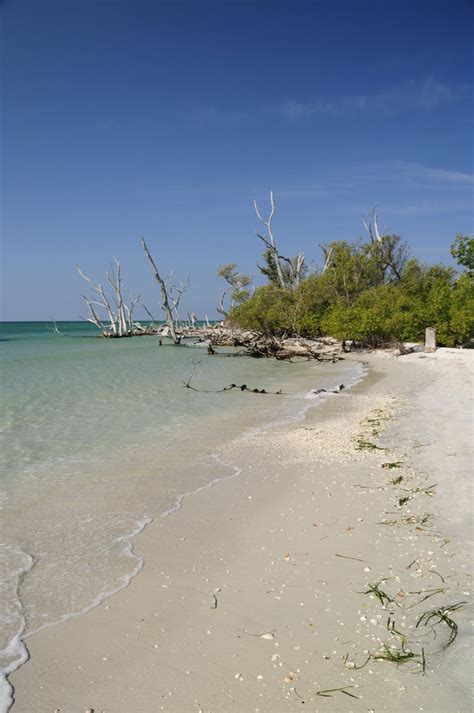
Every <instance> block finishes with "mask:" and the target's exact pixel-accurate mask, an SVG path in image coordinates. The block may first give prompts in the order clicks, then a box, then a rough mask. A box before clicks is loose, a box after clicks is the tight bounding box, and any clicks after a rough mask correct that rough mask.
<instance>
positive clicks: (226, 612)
mask: <svg viewBox="0 0 474 713" xmlns="http://www.w3.org/2000/svg"><path fill="white" fill-rule="evenodd" d="M473 356H474V354H473V353H472V352H468V351H455V350H439V351H438V352H437V353H436V354H434V355H428V356H426V357H425V355H416V354H415V355H410V356H405V357H402V358H399V359H394V358H390V357H383V356H377V355H369V356H367V358H366V357H363V359H364V361H367V362H368V364H369V368H370V373H369V375H368V376H367V377H366V379H365V380H364V382H363V383H362V384H360V385H358V386H356V387H354V388H353V389H351V390H350V391H348V392H343V393H342V394H340V395H336V396H333V397H330V398H327V399H326V400H325V401H324V403H322V404H321V405H320V406H319V407H318V408H315V409H312V410H311V411H310V412H309V413H308V415H307V417H306V420H305V421H304V422H302V423H294V424H291V425H287V426H284V427H281V428H276V429H273V431H272V432H265V431H263V432H260V433H257V434H254V435H252V436H250V437H246V439H241V440H239V442H238V443H237V444H236V445H235V447H233V449H230V451H229V452H226V454H225V458H226V460H227V462H228V463H229V464H233V465H236V466H238V467H239V468H240V469H241V471H242V472H241V474H240V475H239V477H237V478H234V479H229V480H226V481H222V482H221V483H219V484H218V485H217V486H216V487H214V488H212V490H209V489H207V490H203V491H201V492H200V493H198V494H196V495H194V496H192V497H190V498H188V499H186V501H185V503H184V507H183V509H182V510H181V511H179V512H176V513H173V514H172V515H171V516H169V517H165V518H160V519H158V520H156V521H155V522H153V523H152V524H151V525H150V526H149V527H148V528H147V529H146V530H145V531H144V532H143V533H142V534H141V535H140V536H139V537H137V538H136V540H135V550H136V552H137V554H139V555H140V556H142V557H143V558H144V560H145V567H144V569H143V571H142V572H141V573H140V575H139V576H138V577H137V578H136V579H134V580H133V581H132V583H131V585H130V586H129V587H128V588H127V589H125V590H123V591H122V592H120V593H119V594H117V595H115V596H113V597H112V598H110V599H109V600H107V601H106V602H105V603H104V604H102V605H100V606H99V607H97V608H96V609H94V610H92V611H90V612H88V613H87V614H85V615H83V616H80V617H77V618H75V619H71V620H70V621H68V622H66V623H63V624H60V625H57V626H54V627H51V628H49V629H46V630H43V631H41V632H40V633H38V634H37V635H35V636H33V637H32V638H31V639H29V640H28V642H27V643H28V649H29V651H30V654H31V659H30V661H29V662H28V663H27V664H26V665H25V666H23V667H22V668H21V669H20V670H19V671H17V672H16V673H15V674H13V675H12V676H11V682H12V684H13V685H14V687H15V704H14V706H13V708H12V711H14V712H15V713H36V712H38V713H40V712H41V713H43V711H44V712H45V713H46V712H50V711H51V713H52V712H53V711H55V710H56V709H59V710H60V711H61V713H73V712H75V711H84V710H87V709H94V711H95V712H96V713H97V712H98V711H107V712H108V713H111V712H113V713H125V711H127V713H130V712H132V713H148V712H150V713H151V712H152V711H159V710H164V711H170V712H171V711H176V712H183V713H184V712H186V713H187V712H188V711H213V712H214V713H218V712H219V711H235V712H239V713H246V712H247V711H249V712H250V711H261V712H262V713H263V712H264V711H268V712H270V711H272V712H274V713H278V711H287V710H288V711H292V710H296V709H301V707H302V705H303V701H304V702H305V708H307V709H308V708H309V710H311V711H313V712H315V711H318V712H319V711H331V713H333V712H337V711H344V712H347V711H352V710H354V711H371V710H372V711H376V712H379V711H384V710H385V711H394V712H395V711H404V713H411V711H418V710H425V711H430V712H432V713H436V712H438V711H439V713H441V712H442V713H455V712H460V713H464V712H465V711H466V712H467V711H469V710H471V697H470V695H471V694H470V691H469V675H470V672H469V663H470V653H469V652H470V651H472V646H471V641H472V638H471V637H472V629H469V627H470V624H469V615H471V616H472V609H471V608H470V605H469V601H470V591H471V578H470V574H471V562H470V558H469V552H470V546H469V545H470V543H472V519H471V520H470V519H469V517H468V512H469V507H470V503H471V502H472V486H471V481H470V480H469V478H471V477H472V463H473V461H472V441H471V436H472V396H473V392H472V375H473V365H474V360H473V358H472V357H473ZM370 444H373V445H377V446H378V448H377V449H374V448H372V447H371V445H370ZM381 448H383V449H386V450H379V449H381ZM397 462H400V465H399V467H394V468H388V467H385V468H383V467H382V464H384V463H392V464H393V463H397ZM400 476H401V478H402V479H401V481H400V482H398V483H394V482H393V481H395V480H397V479H398V478H399V477H400ZM434 484H437V485H436V487H433V488H432V487H431V486H433V485H434ZM405 498H408V499H407V500H404V499H405ZM401 501H403V502H401ZM471 517H472V516H471ZM381 523H385V524H381ZM381 580H383V581H382V582H381ZM380 582H381V583H380ZM377 583H380V584H379V589H380V591H382V592H384V593H386V594H387V595H388V596H389V597H390V599H393V601H391V602H387V601H385V602H384V604H382V602H381V601H379V599H378V598H377V597H376V596H374V595H369V594H365V593H364V592H366V591H367V590H368V589H369V588H370V585H375V584H377ZM461 601H464V602H467V603H466V604H463V605H462V607H460V608H459V609H457V610H455V611H454V612H453V613H452V619H453V620H455V622H456V623H457V624H458V626H459V636H458V637H457V639H456V641H455V642H454V644H453V645H452V646H450V647H449V648H447V649H446V650H445V651H439V649H440V648H442V646H443V644H444V643H445V642H446V641H447V639H448V637H449V635H450V633H451V629H450V628H449V626H447V625H446V623H444V622H439V621H437V620H436V617H435V618H434V619H431V621H430V624H429V625H428V626H425V625H424V624H423V622H422V623H421V624H420V625H419V626H418V627H417V626H416V624H417V622H418V620H419V619H420V617H421V616H422V615H423V614H424V613H427V612H429V611H431V610H435V609H438V610H439V608H440V607H446V606H453V605H455V604H457V603H459V602H461ZM435 620H436V621H437V625H436V626H435V627H434V629H433V628H432V627H433V624H434V622H435ZM393 622H395V624H393ZM397 632H398V633H397ZM434 633H435V634H436V639H434V636H433V634H434ZM261 635H264V636H263V637H262V636H261ZM402 635H403V636H406V640H404V641H403V646H402ZM383 644H387V646H395V647H396V650H397V651H405V652H406V651H408V650H410V649H411V650H412V651H413V653H414V654H415V655H414V656H413V658H411V659H408V660H407V662H406V664H404V665H403V666H397V665H396V663H393V662H388V661H386V660H380V659H375V658H372V659H370V661H368V663H367V664H366V665H365V666H364V667H363V668H359V666H362V664H364V662H365V661H366V660H367V659H368V656H369V654H372V655H374V656H377V655H378V654H380V653H383V652H386V649H384V647H383ZM393 650H395V649H393ZM422 652H423V653H422ZM423 667H424V669H425V673H426V674H427V675H422V669H423ZM341 688H343V690H337V691H333V692H331V693H330V694H329V696H330V697H327V696H326V695H320V694H321V693H322V692H324V691H327V690H328V689H341ZM352 696H357V698H354V697H352Z"/></svg>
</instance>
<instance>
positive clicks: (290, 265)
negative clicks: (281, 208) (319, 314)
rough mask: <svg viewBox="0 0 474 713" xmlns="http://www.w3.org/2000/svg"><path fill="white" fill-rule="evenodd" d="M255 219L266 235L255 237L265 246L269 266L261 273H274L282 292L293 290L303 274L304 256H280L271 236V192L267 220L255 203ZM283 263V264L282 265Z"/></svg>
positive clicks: (272, 210)
mask: <svg viewBox="0 0 474 713" xmlns="http://www.w3.org/2000/svg"><path fill="white" fill-rule="evenodd" d="M253 205H254V208H255V213H256V215H257V218H258V219H259V221H260V222H261V223H263V225H264V226H265V227H266V229H267V233H264V234H261V233H257V237H259V238H260V240H261V241H262V242H263V244H264V245H265V259H266V260H267V263H268V264H269V268H270V269H269V270H266V269H265V268H260V270H261V271H262V272H264V273H265V274H268V273H269V272H273V270H274V271H275V277H276V282H277V284H278V285H279V287H281V288H282V289H283V290H287V289H294V288H296V287H298V285H299V284H300V281H301V279H302V277H303V276H304V274H305V271H306V269H305V268H306V266H305V256H304V253H303V252H299V253H298V255H296V257H294V258H289V257H286V256H285V255H281V254H280V252H279V250H278V246H277V244H276V241H275V236H274V235H273V228H272V222H273V217H274V215H275V210H276V205H275V198H274V196H273V191H270V212H269V214H268V218H267V219H265V218H263V217H262V214H261V213H260V210H259V208H258V205H257V201H254V202H253ZM282 263H284V264H282Z"/></svg>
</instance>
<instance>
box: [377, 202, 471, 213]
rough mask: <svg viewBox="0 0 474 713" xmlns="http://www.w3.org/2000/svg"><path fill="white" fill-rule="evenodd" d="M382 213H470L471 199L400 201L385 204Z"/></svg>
mask: <svg viewBox="0 0 474 713" xmlns="http://www.w3.org/2000/svg"><path fill="white" fill-rule="evenodd" d="M383 211H384V215H387V216H391V215H393V216H411V217H416V216H424V215H437V214H440V213H463V214H464V213H471V214H472V203H471V201H465V200H459V199H445V198H443V199H440V200H438V201H432V200H419V201H414V202H402V201H401V202H400V203H399V204H398V205H385V206H384V207H383Z"/></svg>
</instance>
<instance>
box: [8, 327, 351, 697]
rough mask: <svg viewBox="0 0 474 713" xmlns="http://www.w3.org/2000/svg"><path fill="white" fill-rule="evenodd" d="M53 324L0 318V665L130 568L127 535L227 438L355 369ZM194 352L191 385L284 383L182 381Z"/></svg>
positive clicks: (209, 470) (226, 470)
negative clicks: (254, 390)
mask: <svg viewBox="0 0 474 713" xmlns="http://www.w3.org/2000/svg"><path fill="white" fill-rule="evenodd" d="M59 327H60V329H61V331H62V332H63V335H62V336H59V335H57V334H54V333H52V332H51V329H50V324H48V323H4V324H2V325H0V366H1V374H2V376H1V404H2V418H1V431H0V439H1V440H0V464H1V476H0V498H1V499H0V504H1V507H2V544H1V553H0V567H1V570H2V571H1V573H2V577H1V581H2V582H3V592H1V594H2V600H3V601H5V606H4V608H3V620H2V622H1V626H2V628H1V632H0V650H1V649H4V650H3V653H2V652H1V651H0V667H1V668H2V669H3V670H4V671H5V672H8V668H9V667H15V666H16V665H18V663H19V662H20V659H21V656H22V648H21V642H20V637H25V636H26V637H27V636H28V635H29V634H31V633H32V632H34V631H36V630H38V629H39V628H42V627H44V626H47V625H49V624H52V623H55V622H58V621H60V620H61V619H65V618H68V617H70V616H71V615H74V614H77V613H80V612H82V611H84V610H86V609H87V608H89V607H91V606H93V605H94V604H95V603H97V602H98V601H101V599H103V598H104V597H105V596H107V594H108V593H111V592H113V591H116V590H117V589H120V588H121V587H123V586H124V585H125V584H126V583H127V582H128V581H129V579H130V578H131V577H132V576H134V574H136V573H137V571H139V569H140V567H141V565H142V563H141V561H140V560H139V559H138V558H137V557H136V556H135V555H134V553H133V549H132V538H133V536H134V535H135V534H136V533H137V532H139V531H140V530H141V529H142V528H143V527H144V526H145V525H146V524H147V522H149V521H150V520H151V519H153V518H156V517H158V516H161V515H163V513H166V512H169V511H172V510H173V508H174V507H176V506H177V504H178V505H179V502H180V496H181V495H183V494H185V493H189V492H193V491H195V490H196V489H197V488H200V487H203V486H205V485H207V484H209V483H210V482H211V481H212V480H215V479H216V478H222V477H228V476H229V475H231V474H233V473H234V467H230V466H227V465H226V464H225V457H223V455H222V454H223V453H224V451H225V444H226V443H227V442H229V441H230V440H233V439H234V438H235V437H238V436H239V435H240V434H242V432H243V431H245V430H246V429H251V428H257V427H259V426H261V425H262V424H267V423H268V422H269V421H271V420H279V421H281V420H286V419H291V418H295V417H298V415H301V413H302V412H303V410H304V409H305V408H306V407H307V405H308V403H309V402H308V400H306V399H304V398H303V397H304V395H305V393H307V392H308V390H310V389H312V388H314V389H316V388H320V387H325V388H328V387H329V388H332V387H334V386H336V385H337V384H340V383H346V384H349V383H350V382H351V381H354V379H355V378H356V376H357V375H356V369H357V367H356V366H355V365H354V364H353V363H350V364H348V363H345V362H340V363H338V364H336V365H332V364H329V365H322V364H319V365H318V364H315V363H314V362H313V363H308V362H304V363H301V364H288V363H285V362H276V361H272V360H265V359H264V360H256V359H249V358H246V357H236V356H234V354H233V351H232V350H227V354H228V355H227V356H225V355H224V352H225V350H219V351H221V352H222V354H221V355H216V356H214V357H211V356H208V355H207V353H206V350H205V349H203V348H200V347H196V348H189V347H187V346H180V347H173V346H171V345H166V344H163V346H159V344H158V339H157V338H155V337H141V338H133V339H121V340H109V339H100V338H97V336H96V331H95V329H94V328H93V327H92V326H91V325H88V324H85V323H75V322H70V323H60V324H59ZM193 362H199V363H198V364H197V366H196V370H195V374H194V377H193V381H192V384H193V385H194V386H196V387H197V388H200V389H204V390H206V389H207V390H209V391H212V390H215V389H221V388H223V387H224V386H226V385H228V384H230V383H236V384H243V383H246V384H247V385H248V386H250V387H252V386H257V387H259V388H265V389H266V390H267V391H277V390H279V389H283V392H284V393H283V395H280V396H277V395H271V394H268V395H260V394H258V395H257V394H251V393H246V392H241V391H240V390H232V391H228V392H221V393H206V392H204V391H199V392H196V391H192V390H190V389H186V388H183V382H184V381H186V380H187V378H188V376H189V374H190V372H191V369H192V365H193ZM15 635H17V636H16V638H15ZM0 709H1V706H0Z"/></svg>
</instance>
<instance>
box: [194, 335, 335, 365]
mask: <svg viewBox="0 0 474 713" xmlns="http://www.w3.org/2000/svg"><path fill="white" fill-rule="evenodd" d="M201 331H202V337H203V338H204V339H206V340H208V342H209V344H210V345H211V346H212V348H213V349H214V347H240V348H242V349H243V353H244V354H246V355H248V356H252V357H256V358H259V357H273V358H275V359H280V360H281V359H286V360H291V359H295V358H303V359H315V360H317V361H331V362H335V361H338V360H339V359H342V358H343V357H342V356H341V351H342V349H341V343H340V342H338V341H337V340H335V339H320V340H312V339H304V338H302V337H274V336H267V335H264V334H260V333H258V332H249V331H242V330H234V329H226V328H224V327H218V328H214V329H205V330H201Z"/></svg>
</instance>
